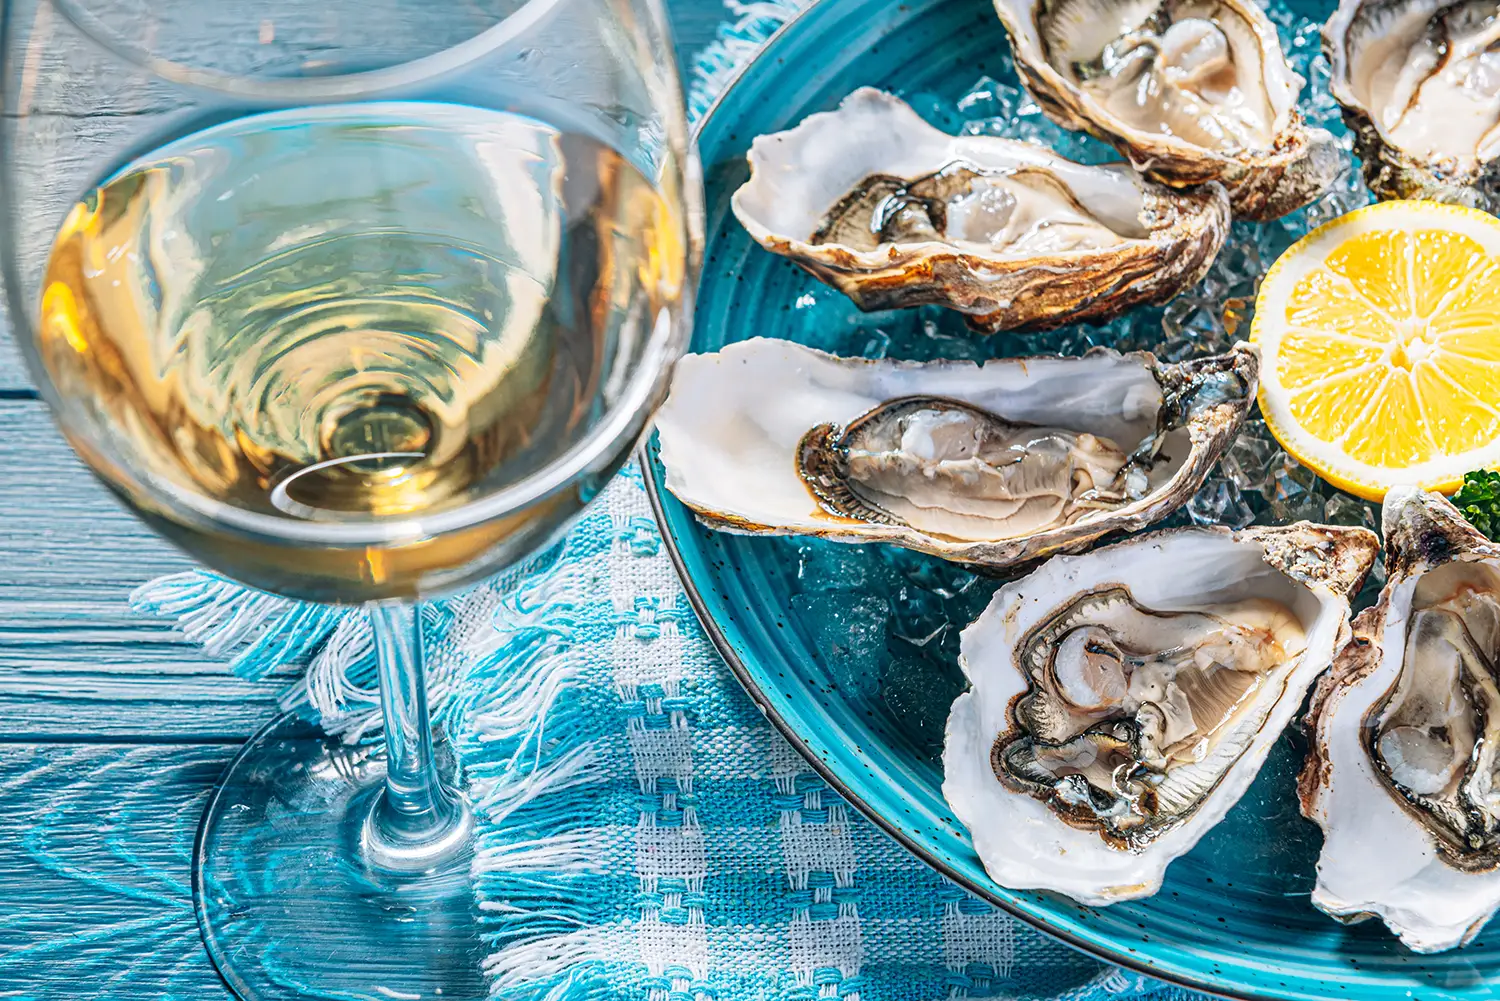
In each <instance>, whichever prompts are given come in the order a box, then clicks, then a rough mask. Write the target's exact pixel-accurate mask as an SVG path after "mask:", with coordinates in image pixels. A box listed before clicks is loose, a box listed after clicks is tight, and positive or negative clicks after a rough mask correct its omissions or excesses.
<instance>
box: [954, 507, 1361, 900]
mask: <svg viewBox="0 0 1500 1001" xmlns="http://www.w3.org/2000/svg"><path fill="white" fill-rule="evenodd" d="M1192 537H1196V538H1199V539H1202V540H1204V541H1205V542H1207V541H1209V540H1213V539H1217V540H1220V541H1223V542H1226V543H1229V544H1232V545H1240V544H1244V545H1253V546H1258V547H1259V548H1260V550H1261V552H1260V558H1261V559H1262V560H1263V561H1264V562H1265V564H1266V565H1267V566H1268V567H1270V568H1272V569H1273V570H1276V571H1278V572H1280V573H1281V574H1282V575H1283V576H1285V577H1286V578H1287V579H1288V581H1289V582H1290V583H1291V584H1292V585H1293V586H1300V587H1302V588H1305V589H1306V590H1307V591H1308V592H1309V593H1311V594H1312V595H1314V597H1315V599H1316V600H1317V601H1318V610H1317V613H1316V615H1315V616H1314V617H1313V619H1312V621H1311V622H1310V624H1309V628H1308V646H1307V648H1306V649H1305V650H1304V652H1303V653H1302V654H1300V655H1299V657H1301V658H1309V657H1311V656H1312V655H1313V654H1314V633H1313V627H1316V626H1317V625H1318V624H1319V623H1321V622H1323V620H1324V616H1326V615H1328V614H1330V612H1332V613H1333V614H1336V615H1337V621H1336V622H1335V623H1334V624H1333V626H1332V628H1331V630H1329V629H1325V630H1324V632H1325V633H1327V632H1331V635H1323V636H1320V637H1319V639H1318V642H1319V643H1320V646H1319V647H1318V650H1320V651H1322V652H1321V653H1319V654H1318V655H1317V658H1316V659H1318V660H1321V661H1322V663H1314V662H1304V663H1299V664H1297V665H1295V666H1293V667H1292V668H1291V669H1290V670H1289V671H1288V672H1287V674H1286V676H1285V677H1286V683H1285V685H1284V687H1283V689H1282V691H1281V693H1280V694H1279V695H1278V696H1277V698H1276V700H1275V705H1274V706H1273V710H1272V715H1271V717H1270V718H1271V719H1274V720H1276V722H1271V723H1268V728H1263V729H1262V731H1260V732H1259V733H1257V735H1256V737H1255V738H1254V739H1253V740H1252V742H1251V746H1250V747H1249V748H1247V750H1246V751H1245V752H1244V753H1242V754H1241V755H1240V756H1239V757H1238V758H1236V759H1235V762H1234V763H1233V764H1232V765H1231V766H1230V768H1229V769H1228V770H1226V772H1225V773H1224V775H1223V776H1221V778H1220V779H1219V781H1218V782H1216V783H1215V786H1214V791H1213V792H1211V793H1210V794H1209V795H1208V797H1205V800H1204V802H1203V804H1201V805H1200V806H1199V808H1198V810H1197V811H1195V813H1194V815H1193V817H1194V819H1196V818H1197V817H1199V816H1211V817H1212V818H1213V819H1211V820H1208V821H1207V822H1206V823H1203V824H1201V825H1198V824H1189V823H1183V824H1178V825H1176V826H1174V827H1172V828H1170V829H1168V830H1167V831H1165V832H1164V833H1163V834H1161V835H1159V836H1158V837H1156V838H1155V839H1153V840H1152V841H1150V842H1149V843H1147V844H1145V845H1144V846H1141V847H1138V848H1134V849H1122V848H1118V847H1111V846H1110V845H1109V844H1108V842H1107V839H1105V838H1104V837H1102V836H1101V835H1100V834H1099V833H1098V832H1096V831H1093V830H1085V829H1081V828H1079V827H1076V826H1073V825H1071V824H1068V823H1067V822H1066V821H1064V820H1062V819H1061V818H1058V817H1056V816H1055V815H1054V814H1052V813H1051V812H1050V810H1049V808H1048V807H1047V806H1046V805H1045V804H1044V803H1041V802H1040V801H1038V800H1036V799H1035V798H1033V797H1031V796H1030V795H1029V794H1026V793H1016V792H1012V791H1010V790H1008V789H1005V788H1004V786H1003V784H1002V782H1001V780H1000V779H999V778H997V777H996V776H995V775H994V773H993V769H992V768H991V764H990V753H989V752H990V749H991V747H992V745H993V742H994V741H995V740H997V739H999V738H1000V737H1003V736H1004V735H1005V733H1006V732H1007V731H1006V730H1003V729H1002V730H1000V731H998V733H992V732H991V730H992V729H993V728H992V727H988V728H982V727H981V723H982V720H981V717H983V718H984V719H989V718H990V716H992V715H993V708H992V707H991V708H990V709H988V710H986V709H985V708H983V707H981V706H980V705H979V704H978V701H979V696H978V694H977V693H978V691H979V687H980V685H981V684H982V683H984V682H985V681H987V680H991V679H985V678H981V677H979V676H977V673H976V671H975V670H974V669H973V660H972V659H971V657H970V645H971V644H972V643H974V642H979V640H980V639H981V638H982V636H983V633H984V632H985V630H986V629H992V630H996V631H998V632H999V633H1000V634H1001V635H1003V637H1004V638H1005V641H1006V644H1007V650H1006V652H1005V654H1004V662H1003V663H1000V664H997V665H992V666H991V667H990V670H991V671H994V672H998V673H999V674H1000V675H1001V676H1002V677H1003V678H1004V679H1005V681H1004V682H1002V685H1009V687H1010V688H1011V689H1013V691H1012V692H1011V694H1009V695H1008V696H1007V697H1005V708H1004V718H1005V725H1006V726H1007V727H1012V726H1014V713H1015V709H1016V705H1017V703H1018V702H1019V700H1020V699H1021V697H1023V696H1024V695H1025V694H1026V693H1027V692H1028V691H1029V690H1030V687H1029V684H1027V682H1026V680H1025V677H1026V676H1025V669H1024V666H1023V665H1020V664H1019V663H1017V662H1016V661H1015V659H1014V648H1015V646H1016V645H1017V644H1018V643H1019V642H1020V640H1021V639H1022V638H1023V637H1024V635H1025V634H1026V633H1028V632H1029V631H1030V629H1031V627H1032V626H1033V625H1034V624H1035V623H1036V621H1038V620H1039V619H1040V618H1041V617H1044V616H1045V615H1047V614H1050V613H1051V612H1052V610H1053V608H1054V607H1055V606H1056V604H1057V602H1056V601H1049V600H1043V599H1042V598H1040V597H1036V598H1029V600H1028V594H1027V590H1026V589H1027V587H1028V586H1029V587H1030V588H1031V589H1032V590H1033V591H1035V590H1037V589H1045V588H1047V587H1048V586H1049V585H1050V584H1052V583H1053V582H1052V580H1050V579H1048V577H1049V576H1050V577H1055V578H1061V580H1060V581H1059V582H1058V583H1059V585H1060V586H1072V587H1074V588H1077V589H1081V588H1082V587H1083V586H1085V585H1083V584H1082V583H1081V581H1080V578H1081V577H1083V575H1084V573H1085V569H1080V568H1081V567H1083V568H1086V566H1087V564H1088V563H1090V562H1094V561H1101V562H1107V560H1108V558H1109V557H1111V556H1115V555H1117V554H1119V553H1120V552H1122V551H1124V550H1126V549H1128V548H1129V547H1131V546H1135V545H1153V544H1160V543H1162V542H1167V541H1170V540H1188V539H1190V538H1192ZM1327 545H1333V546H1335V547H1336V552H1335V553H1334V554H1333V556H1332V558H1331V559H1330V560H1328V561H1326V563H1325V564H1324V565H1323V569H1322V570H1320V569H1319V567H1318V565H1317V564H1314V563H1310V562H1309V561H1307V560H1304V559H1298V558H1295V556H1294V555H1293V554H1295V553H1297V552H1302V553H1306V552H1307V551H1308V550H1309V549H1310V548H1312V547H1321V546H1327ZM1379 546H1380V543H1379V539H1378V537H1377V536H1376V535H1375V533H1373V532H1371V531H1369V530H1368V529H1365V528H1359V527H1354V526H1343V525H1324V524H1315V523H1310V522H1306V521H1301V522H1295V523H1292V524H1290V525H1284V526H1253V527H1251V528H1246V529H1241V530H1239V531H1234V530H1231V529H1229V528H1227V527H1224V526H1220V525H1213V526H1195V527H1184V528H1172V529H1164V530H1160V531H1156V532H1151V533H1148V534H1145V535H1140V536H1135V537H1133V538H1130V539H1125V540H1122V541H1120V542H1116V543H1112V544H1110V545H1108V546H1102V547H1099V548H1098V549H1094V550H1091V551H1089V552H1087V553H1083V554H1081V555H1077V556H1059V557H1057V558H1056V559H1053V560H1050V561H1048V562H1047V563H1046V564H1044V565H1043V566H1042V567H1040V568H1038V570H1037V571H1035V572H1034V573H1032V574H1030V575H1028V576H1026V577H1024V578H1021V579H1019V580H1015V581H1011V582H1009V583H1007V584H1005V585H1004V586H1003V587H1001V588H1000V589H999V590H998V591H996V593H995V596H994V597H993V598H992V599H991V601H990V604H989V605H987V606H986V608H985V610H984V611H983V612H982V613H980V616H979V618H977V619H976V620H975V621H974V622H973V623H972V624H971V625H970V626H969V627H968V628H966V629H965V630H964V650H963V652H962V653H961V655H960V665H961V666H962V668H963V670H964V674H965V676H966V677H967V678H968V680H969V682H970V686H971V687H970V689H969V690H968V691H965V692H964V693H962V694H961V695H959V696H958V698H957V699H955V700H954V703H953V707H952V709H951V710H950V713H949V717H948V724H947V727H946V732H945V740H944V747H943V773H944V779H943V796H944V799H945V801H946V802H947V803H948V805H949V808H950V809H951V810H952V811H953V814H954V816H955V817H956V818H957V819H958V820H959V821H960V822H961V823H963V824H964V826H965V828H966V829H967V830H968V831H969V834H970V836H971V838H972V839H973V842H974V846H975V851H976V852H977V853H978V854H979V856H980V859H981V862H983V864H984V868H985V871H986V873H988V874H989V876H990V878H991V879H994V880H995V882H996V883H998V884H999V885H1001V886H1004V887H1007V888H1009V889H1012V890H1028V889H1031V890H1035V889H1047V890H1052V891H1055V892H1058V893H1062V894H1065V895H1066V896H1068V897H1070V898H1072V899H1074V900H1077V901H1078V902H1080V903H1083V904H1088V905H1091V906H1107V905H1109V904H1114V903H1120V902H1124V901H1128V900H1137V899H1140V898H1142V897H1149V896H1151V895H1153V894H1154V893H1156V892H1157V891H1158V890H1159V889H1160V888H1161V884H1162V881H1163V879H1164V877H1165V872H1166V869H1167V867H1168V866H1169V865H1170V864H1171V863H1172V862H1173V861H1175V860H1176V859H1177V858H1179V857H1181V856H1182V855H1184V854H1186V853H1187V852H1188V851H1190V850H1191V849H1192V847H1193V846H1194V845H1196V844H1197V843H1198V841H1199V840H1201V838H1202V837H1203V835H1204V834H1205V833H1207V831H1208V830H1210V829H1211V828H1212V827H1214V826H1215V825H1217V824H1218V823H1219V822H1221V821H1222V820H1223V818H1224V816H1225V815H1227V813H1228V812H1229V810H1230V809H1232V808H1233V806H1234V805H1235V804H1236V803H1237V802H1238V801H1239V800H1240V799H1241V798H1242V797H1243V796H1244V794H1245V792H1246V791H1247V790H1248V788H1249V786H1250V784H1251V782H1253V781H1254V779H1255V777H1256V775H1258V774H1259V772H1260V769H1261V767H1262V766H1263V765H1264V763H1265V759H1266V757H1267V756H1268V755H1269V753H1270V750H1271V747H1272V745H1274V744H1275V743H1276V741H1277V740H1278V739H1280V735H1281V733H1282V731H1284V730H1285V729H1286V727H1287V726H1288V725H1290V724H1291V722H1292V721H1293V718H1294V717H1295V715H1296V713H1297V711H1298V710H1299V709H1300V708H1301V706H1302V702H1303V696H1304V695H1305V693H1306V692H1307V690H1308V688H1309V687H1310V686H1311V685H1312V684H1313V682H1314V681H1315V680H1316V678H1317V677H1318V676H1319V675H1321V674H1322V673H1323V672H1324V671H1325V670H1326V669H1327V667H1328V664H1329V663H1331V662H1332V660H1333V658H1334V656H1335V655H1336V654H1337V652H1338V649H1339V647H1340V644H1341V641H1342V640H1343V638H1344V636H1345V635H1346V634H1347V631H1348V622H1349V600H1350V595H1351V594H1353V593H1355V592H1356V591H1357V590H1358V588H1359V586H1360V584H1361V583H1362V582H1363V580H1364V577H1365V575H1366V574H1367V573H1368V571H1369V569H1370V567H1371V566H1372V565H1373V563H1374V560H1375V557H1376V555H1377V554H1378V552H1379ZM1101 579H1103V578H1101ZM1109 579H1110V580H1111V581H1112V582H1114V583H1117V584H1118V583H1124V582H1123V581H1121V580H1117V579H1115V578H1113V577H1111V578H1109ZM1127 586H1128V585H1127ZM995 620H999V621H995ZM971 633H972V636H973V637H974V638H973V639H972V640H971V638H970V637H971ZM1012 679H1014V681H1013V683H1012ZM1294 679H1295V680H1296V684H1293V680H1294ZM1293 689H1295V697H1292V695H1293ZM1003 695H1004V692H1003V691H1002V692H1001V693H998V694H992V697H991V702H992V703H993V701H994V700H997V699H999V698H1000V697H1002V696H1003ZM1277 707H1279V710H1280V711H1279V712H1278V711H1277ZM964 727H967V728H968V729H969V730H970V731H971V733H972V734H974V735H977V736H978V737H980V738H984V739H983V740H981V741H979V742H977V743H976V742H974V741H971V742H970V743H971V744H973V745H974V746H971V747H967V748H965V750H966V751H967V752H971V753H968V754H967V755H966V756H962V757H961V754H960V751H959V750H958V749H957V744H958V743H960V742H961V741H962V740H963V738H964V736H966V735H965V734H962V733H957V734H956V730H958V729H960V728H964ZM980 744H982V750H983V752H984V753H983V754H974V753H972V752H973V751H975V750H976V749H977V748H979V745H980ZM950 755H952V756H953V763H950ZM1252 755H1254V756H1256V757H1258V760H1255V761H1254V764H1253V767H1251V766H1250V765H1244V764H1242V763H1243V762H1245V761H1247V760H1249V759H1250V758H1251V756H1252ZM968 758H976V759H977V758H982V761H981V762H980V764H981V765H982V768H981V769H980V770H979V771H980V775H981V776H985V775H987V778H984V779H982V780H981V784H980V785H979V786H973V785H970V784H969V783H968V780H969V779H970V778H972V776H971V775H970V774H969V773H968V772H967V771H966V770H965V768H964V765H963V762H967V764H968V766H969V767H970V768H972V767H973V762H972V761H968ZM1232 773H1238V776H1239V778H1242V779H1243V781H1237V782H1236V783H1235V784H1236V785H1237V788H1234V787H1231V788H1230V789H1229V791H1227V792H1225V791H1223V790H1224V788H1225V787H1224V782H1225V781H1227V780H1228V779H1229V778H1230V776H1231V774H1232ZM950 783H953V784H954V785H953V786H952V789H953V791H952V792H951V793H950ZM959 785H963V786H964V788H958V786H959ZM982 788H988V789H990V794H991V795H994V796H999V797H1001V799H1000V800H999V802H1004V800H1005V798H1006V797H1014V798H1015V799H1016V801H1017V802H1023V801H1024V803H1025V804H1034V806H1026V805H1023V806H1022V807H1021V809H1022V811H1029V812H1030V813H1033V814H1035V815H1036V816H1035V817H1030V816H1018V817H1014V818H1011V819H1012V820H1013V822H1026V823H1033V824H1034V823H1052V822H1054V821H1055V824H1054V826H1053V829H1054V830H1055V831H1056V832H1057V834H1058V835H1060V836H1061V838H1062V839H1066V840H1069V841H1072V842H1074V845H1073V847H1072V848H1061V847H1060V845H1059V850H1061V851H1071V850H1078V851H1089V852H1093V851H1098V852H1100V853H1102V854H1101V855H1100V856H1099V857H1100V858H1102V859H1106V860H1109V861H1111V862H1121V863H1123V864H1124V869H1125V870H1127V871H1128V872H1129V877H1128V879H1129V880H1130V881H1116V882H1113V883H1109V884H1100V883H1098V882H1097V881H1096V882H1095V883H1092V884H1090V886H1079V885H1073V886H1071V887H1067V888H1065V887H1064V886H1063V885H1061V884H1062V883H1064V882H1068V881H1069V880H1068V879H1067V878H1066V876H1067V875H1068V874H1071V875H1072V876H1075V877H1080V878H1081V876H1082V875H1083V872H1082V867H1081V866H1078V865H1074V866H1071V867H1063V868H1066V869H1067V870H1068V872H1067V873H1064V872H1063V868H1059V869H1058V870H1055V871H1053V872H1052V873H1051V875H1054V876H1055V875H1059V874H1062V875H1064V876H1065V878H1064V879H1061V880H1059V879H1050V880H1048V879H1045V877H1046V876H1047V875H1048V874H1046V873H1040V872H1039V870H1037V869H1036V868H1028V866H1029V862H1028V860H1026V859H1019V858H1017V857H1016V856H1015V855H1014V854H1013V853H1011V852H1005V851H1000V850H997V851H996V852H995V854H994V859H995V866H994V867H992V866H991V859H990V858H989V857H987V856H988V855H989V852H987V851H986V850H983V849H981V848H980V842H981V841H986V840H988V839H989V834H990V832H989V830H988V829H982V830H976V828H975V827H974V825H973V824H971V823H970V819H972V818H971V814H970V811H969V806H968V804H966V803H964V802H963V801H964V798H965V795H966V794H967V795H968V796H970V797H972V796H973V795H974V794H975V791H976V789H982ZM996 789H998V790H1000V791H999V792H995V791H994V790H996ZM1220 796H1223V797H1227V798H1226V799H1220V798H1219V797H1220ZM1209 798H1213V799H1214V800H1215V802H1216V805H1217V804H1219V803H1222V810H1219V811H1218V815H1217V816H1213V811H1210V812H1209V813H1208V814H1204V813H1202V811H1203V810H1204V809H1205V808H1206V806H1207V804H1208V801H1209ZM992 819H993V818H992ZM991 826H993V824H992V825H991ZM1190 826H1191V827H1192V828H1194V830H1189V827H1190ZM1028 833H1029V834H1031V835H1036V834H1037V833H1039V832H1038V831H1037V830H1035V829H1034V828H1033V829H1032V830H1030V831H1029V832H1028ZM1048 836H1049V837H1050V836H1051V835H1050V834H1049V835H1048ZM1002 840H1003V839H1002ZM1007 844H1009V842H1007ZM993 847H996V848H997V849H999V848H1001V847H1003V846H1002V845H998V844H997V845H994V846H993ZM1132 866H1134V868H1131V867H1132ZM1007 867H1009V868H1007ZM1012 869H1017V870H1021V871H1024V872H1026V873H1029V874H1030V875H1028V876H1023V877H1021V878H1019V879H1016V878H1012V876H1013V875H1019V872H1017V873H1011V870H1012ZM997 870H999V871H997Z"/></svg>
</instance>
